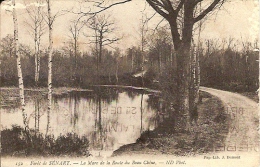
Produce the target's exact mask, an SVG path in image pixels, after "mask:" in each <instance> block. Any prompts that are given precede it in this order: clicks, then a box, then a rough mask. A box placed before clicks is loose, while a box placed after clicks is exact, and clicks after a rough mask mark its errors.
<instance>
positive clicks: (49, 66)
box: [46, 0, 53, 135]
mask: <svg viewBox="0 0 260 167" xmlns="http://www.w3.org/2000/svg"><path fill="white" fill-rule="evenodd" d="M47 5H48V19H49V23H48V24H49V25H48V26H49V48H48V111H47V112H48V113H47V128H46V135H47V133H48V130H49V124H50V112H51V108H52V106H51V103H52V51H53V39H52V22H53V21H52V16H51V8H50V0H48V1H47Z"/></svg>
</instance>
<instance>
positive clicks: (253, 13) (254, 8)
mask: <svg viewBox="0 0 260 167" xmlns="http://www.w3.org/2000/svg"><path fill="white" fill-rule="evenodd" d="M16 1H17V3H18V4H19V3H21V4H19V5H18V7H19V9H18V21H19V38H20V42H21V43H25V44H28V45H30V46H31V47H33V39H32V37H31V36H29V34H28V32H27V28H26V26H25V25H24V23H23V22H24V19H25V18H26V17H28V16H27V14H26V13H25V9H24V7H23V5H22V3H23V2H24V1H26V2H27V3H28V2H29V0H16ZM30 1H33V0H30ZM74 5H77V4H76V2H75V0H63V1H61V0H53V7H52V9H53V13H56V12H57V11H61V10H66V9H70V8H71V7H72V6H74ZM144 6H145V1H144V0H133V1H132V2H128V3H125V4H121V5H117V6H114V7H113V8H111V9H109V10H107V11H106V13H110V14H111V16H112V17H113V18H114V20H115V24H116V27H117V32H115V33H116V35H118V36H123V39H122V40H120V41H119V42H118V44H115V45H114V46H116V47H119V48H121V49H126V48H127V47H131V46H133V45H135V46H137V45H138V38H139V37H138V33H137V30H138V26H139V24H140V22H141V11H142V10H143V9H144ZM223 7H224V10H220V11H218V13H216V12H215V13H214V14H213V15H212V16H210V17H209V19H208V20H207V21H206V22H205V23H204V26H203V27H204V28H203V32H202V34H201V37H202V38H205V39H208V38H216V39H220V40H222V39H223V38H229V37H232V38H235V39H238V40H240V39H241V38H242V39H244V40H249V41H254V40H255V39H256V38H258V36H259V5H258V0H246V1H245V0H230V2H227V3H226V4H224V6H223ZM5 8H6V7H4V5H3V4H2V6H1V34H0V35H1V38H3V37H5V36H6V35H7V34H13V20H12V15H11V13H10V12H6V11H5ZM146 12H147V13H148V15H152V14H153V13H154V11H153V9H152V8H151V7H150V6H149V5H147V6H146ZM75 17H76V16H75V15H73V14H66V15H62V16H60V17H58V18H57V20H56V22H55V23H54V46H55V47H60V46H62V44H63V42H65V41H66V40H67V39H68V38H69V37H68V36H69V35H68V33H69V31H68V25H69V24H70V23H69V21H70V20H72V19H73V18H75ZM159 18H160V16H159V15H158V16H157V17H155V18H153V20H151V22H150V24H149V25H150V26H151V28H152V27H153V26H154V25H155V23H156V22H157V21H158V20H159ZM83 31H84V32H85V33H86V34H88V33H89V30H87V29H85V30H83ZM47 35H48V34H47V33H46V35H45V37H44V38H45V39H44V45H45V47H47ZM80 41H81V42H85V43H88V39H87V38H86V37H84V36H83V35H82V34H81V35H80ZM81 48H89V44H81Z"/></svg>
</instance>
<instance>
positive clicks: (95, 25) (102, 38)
mask: <svg viewBox="0 0 260 167" xmlns="http://www.w3.org/2000/svg"><path fill="white" fill-rule="evenodd" d="M88 27H89V28H90V29H92V30H93V31H94V35H93V36H90V37H91V38H92V40H91V43H95V46H96V54H97V71H98V72H99V65H100V63H101V62H102V57H103V55H102V50H103V47H104V46H110V47H111V44H113V43H115V42H116V41H118V40H119V38H117V37H111V34H112V33H113V32H114V31H115V23H114V21H113V20H111V16H110V15H96V16H94V17H92V18H91V20H90V23H89V24H88Z"/></svg>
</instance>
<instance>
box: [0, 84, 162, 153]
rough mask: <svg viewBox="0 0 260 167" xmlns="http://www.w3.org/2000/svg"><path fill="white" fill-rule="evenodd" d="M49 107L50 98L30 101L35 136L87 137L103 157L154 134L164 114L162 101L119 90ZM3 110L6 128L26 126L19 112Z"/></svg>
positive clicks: (59, 98)
mask: <svg viewBox="0 0 260 167" xmlns="http://www.w3.org/2000/svg"><path fill="white" fill-rule="evenodd" d="M47 107H48V101H47V98H46V96H42V95H39V94H37V95H36V94H34V95H33V94H31V95H30V98H28V97H27V103H26V107H25V111H26V112H27V114H28V115H29V118H28V124H29V127H30V128H33V129H35V133H43V134H44V133H46V132H48V134H51V135H53V136H54V137H56V138H57V137H58V136H60V135H66V134H67V133H75V134H77V135H78V136H80V137H83V136H86V137H87V138H88V140H89V146H90V152H91V153H92V154H95V152H97V153H98V154H100V155H101V156H110V155H111V154H112V152H113V151H114V150H116V149H118V148H119V147H120V146H122V145H125V144H129V143H133V142H135V141H136V139H137V138H139V136H140V134H141V133H142V132H143V131H146V130H148V129H149V130H153V129H154V128H155V127H156V126H157V125H156V124H157V122H158V119H157V116H158V111H159V110H160V105H159V98H158V97H155V96H153V95H148V94H146V93H144V92H142V91H138V92H137V91H134V90H123V89H115V88H102V89H101V88H97V89H96V90H95V91H93V92H72V93H68V94H63V95H54V97H53V101H52V111H51V112H50V113H48V112H47V111H48V110H47ZM1 110H2V111H1V117H2V121H1V125H2V127H3V128H11V126H12V125H13V124H16V125H19V126H23V121H22V120H23V119H22V114H21V113H20V112H19V109H18V108H4V109H1ZM10 111H12V112H10ZM13 118H15V120H14V119H13Z"/></svg>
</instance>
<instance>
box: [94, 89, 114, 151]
mask: <svg viewBox="0 0 260 167" xmlns="http://www.w3.org/2000/svg"><path fill="white" fill-rule="evenodd" d="M108 91H109V90H108ZM102 95H104V94H102V93H100V92H99V93H97V94H96V96H95V99H94V101H95V104H96V113H95V130H94V131H93V132H91V138H92V140H91V141H90V142H91V143H92V146H93V148H94V149H95V150H106V149H107V148H109V146H113V145H114V141H115V139H114V138H112V137H110V136H109V135H108V129H107V127H108V125H109V124H116V123H117V121H116V120H117V117H114V118H113V119H112V120H111V118H109V119H108V118H106V117H105V114H103V110H104V107H106V106H107V105H108V103H111V99H112V98H110V99H108V98H104V96H103V98H102ZM116 102H117V100H116Z"/></svg>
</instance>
